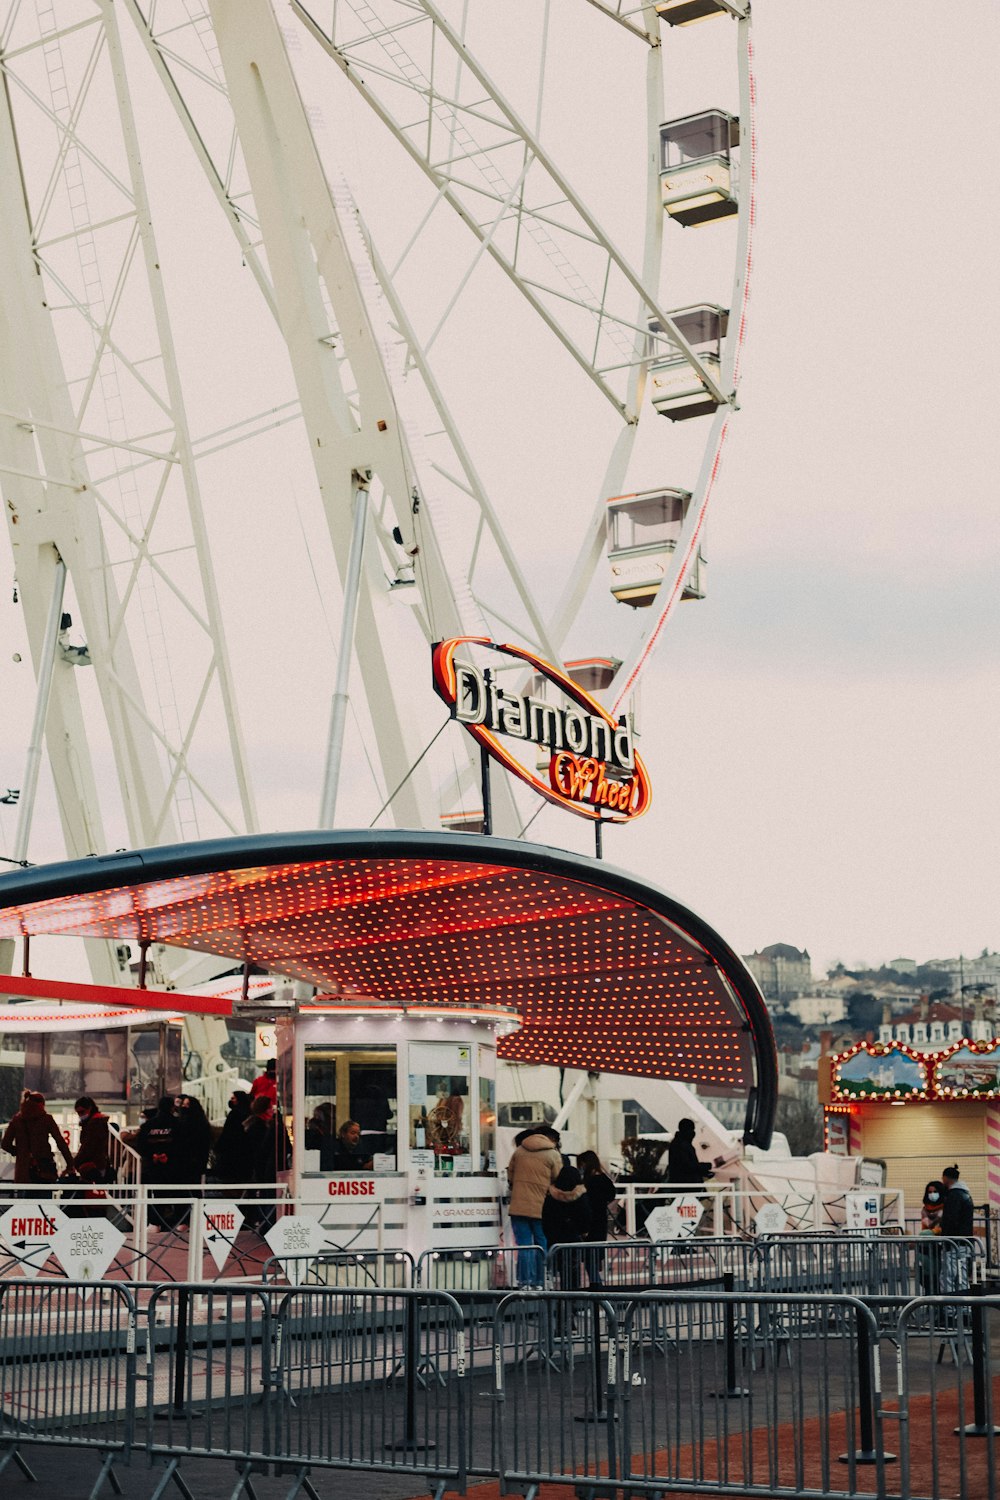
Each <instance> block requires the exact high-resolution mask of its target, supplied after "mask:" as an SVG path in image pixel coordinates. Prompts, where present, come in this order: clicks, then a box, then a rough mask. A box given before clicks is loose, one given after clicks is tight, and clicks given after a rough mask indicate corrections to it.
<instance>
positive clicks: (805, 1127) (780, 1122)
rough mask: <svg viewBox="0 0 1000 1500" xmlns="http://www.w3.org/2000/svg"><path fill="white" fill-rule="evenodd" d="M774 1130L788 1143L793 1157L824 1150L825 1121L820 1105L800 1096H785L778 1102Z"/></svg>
mask: <svg viewBox="0 0 1000 1500" xmlns="http://www.w3.org/2000/svg"><path fill="white" fill-rule="evenodd" d="M774 1128H775V1130H779V1131H780V1132H781V1134H782V1135H783V1136H784V1137H785V1139H786V1140H787V1141H788V1149H789V1151H791V1153H792V1155H793V1156H808V1155H809V1153H810V1152H811V1151H822V1149H823V1119H822V1115H821V1112H820V1107H819V1105H818V1104H814V1103H813V1102H812V1100H811V1099H804V1098H802V1096H801V1095H799V1094H785V1095H783V1096H782V1097H781V1098H780V1099H779V1100H778V1109H777V1113H776V1115H775V1119H774Z"/></svg>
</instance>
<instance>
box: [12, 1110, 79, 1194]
mask: <svg viewBox="0 0 1000 1500" xmlns="http://www.w3.org/2000/svg"><path fill="white" fill-rule="evenodd" d="M52 1141H55V1143H56V1145H57V1146H58V1147H59V1150H60V1152H61V1154H62V1158H63V1160H64V1161H65V1163H66V1170H67V1171H68V1172H72V1171H73V1158H72V1156H71V1155H70V1151H69V1147H68V1146H67V1144H66V1142H65V1141H64V1140H63V1138H62V1135H61V1134H60V1131H59V1126H58V1125H57V1124H56V1122H55V1120H53V1118H52V1116H51V1115H50V1114H49V1112H48V1110H47V1109H46V1108H45V1095H44V1094H36V1093H34V1092H32V1091H30V1090H27V1091H26V1092H25V1093H24V1095H23V1097H22V1099H21V1108H20V1109H19V1110H18V1111H17V1113H16V1114H15V1115H14V1118H13V1119H12V1120H11V1122H10V1124H9V1125H8V1126H7V1129H6V1130H5V1131H4V1133H3V1137H2V1139H0V1147H2V1148H3V1150H4V1151H9V1152H10V1154H11V1155H12V1156H13V1158H14V1181H15V1182H37V1183H47V1182H55V1180H56V1177H57V1176H58V1173H57V1171H56V1161H55V1157H54V1156H53V1155H52V1146H51V1144H50V1142H52Z"/></svg>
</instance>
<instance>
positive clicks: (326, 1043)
mask: <svg viewBox="0 0 1000 1500" xmlns="http://www.w3.org/2000/svg"><path fill="white" fill-rule="evenodd" d="M516 1025H517V1021H516V1017H515V1016H514V1015H513V1013H510V1012H506V1011H496V1010H491V1011H485V1012H481V1013H480V1012H475V1013H469V1012H458V1013H456V1014H454V1015H452V1014H442V1013H441V1010H440V1009H438V1010H436V1011H435V1012H434V1013H433V1014H427V1013H426V1012H419V1011H417V1012H415V1011H414V1010H412V1009H407V1008H405V1007H402V1006H401V1007H399V1008H398V1009H393V1008H386V1007H378V1008H377V1009H373V1010H362V1009H351V1008H350V1007H341V1006H337V1007H332V1008H324V1007H323V1006H322V1005H316V1006H306V1007H304V1008H303V1009H302V1010H300V1011H299V1013H298V1015H297V1016H295V1017H289V1018H287V1019H285V1020H282V1021H281V1022H279V1025H278V1033H279V1038H278V1069H279V1091H280V1093H281V1094H282V1095H283V1096H284V1097H286V1098H291V1100H292V1108H291V1110H290V1111H289V1113H290V1116H291V1124H292V1133H293V1137H294V1152H293V1163H294V1166H293V1173H292V1176H293V1180H292V1182H291V1183H290V1186H291V1189H292V1191H293V1193H294V1195H295V1196H296V1197H297V1198H299V1199H301V1200H303V1201H304V1202H305V1203H309V1204H317V1205H319V1204H322V1205H323V1214H322V1218H323V1223H324V1225H325V1227H326V1228H327V1230H328V1234H329V1236H330V1237H332V1239H333V1240H335V1241H338V1242H341V1243H342V1244H343V1246H344V1247H345V1248H347V1247H350V1248H351V1249H355V1250H359V1251H360V1250H366V1249H367V1250H370V1249H381V1250H390V1251H391V1250H396V1249H400V1250H408V1251H410V1252H411V1253H412V1254H415V1255H417V1254H419V1253H421V1252H422V1251H423V1250H428V1249H430V1248H432V1247H433V1248H435V1249H438V1250H440V1249H444V1248H462V1247H481V1248H488V1247H495V1246H496V1245H497V1244H498V1243H499V1239H500V1183H499V1179H498V1177H497V1158H496V1145H497V1143H496V1113H497V1108H496V1049H497V1041H498V1038H499V1037H500V1036H501V1035H504V1034H506V1032H508V1031H510V1030H513V1029H516Z"/></svg>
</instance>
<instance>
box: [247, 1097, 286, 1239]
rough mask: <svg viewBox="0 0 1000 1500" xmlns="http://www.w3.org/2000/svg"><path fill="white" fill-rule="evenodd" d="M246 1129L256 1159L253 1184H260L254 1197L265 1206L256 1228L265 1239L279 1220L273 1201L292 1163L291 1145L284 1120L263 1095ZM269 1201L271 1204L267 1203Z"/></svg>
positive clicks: (252, 1111) (260, 1213) (262, 1208)
mask: <svg viewBox="0 0 1000 1500" xmlns="http://www.w3.org/2000/svg"><path fill="white" fill-rule="evenodd" d="M243 1128H244V1130H245V1131H246V1135H247V1140H248V1141H249V1143H250V1151H251V1153H252V1158H253V1180H254V1182H256V1183H259V1184H260V1186H259V1187H258V1188H257V1189H256V1192H255V1196H256V1197H257V1198H259V1199H261V1200H263V1202H264V1203H266V1206H263V1203H262V1206H261V1208H260V1210H259V1213H258V1216H257V1221H256V1224H255V1226H254V1227H255V1228H256V1230H257V1233H258V1234H262V1235H264V1234H267V1232H268V1230H269V1229H271V1228H272V1226H273V1225H274V1223H275V1220H276V1219H277V1210H276V1208H275V1204H274V1201H273V1200H274V1199H275V1198H276V1195H277V1181H278V1173H279V1172H284V1171H286V1170H287V1168H288V1166H289V1164H290V1162H291V1159H292V1144H291V1141H290V1140H289V1139H288V1131H287V1130H286V1129H285V1122H284V1120H283V1119H282V1117H281V1115H280V1114H279V1113H278V1111H277V1110H276V1109H274V1108H273V1106H272V1105H271V1102H270V1100H269V1099H267V1098H265V1097H264V1096H263V1095H259V1096H258V1097H257V1098H256V1099H254V1101H253V1103H252V1104H251V1105H250V1114H249V1116H248V1118H247V1119H246V1120H245V1121H244V1125H243ZM268 1199H270V1200H272V1201H271V1202H267V1200H268Z"/></svg>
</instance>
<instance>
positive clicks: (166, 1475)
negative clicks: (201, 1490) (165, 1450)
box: [149, 1458, 194, 1500]
mask: <svg viewBox="0 0 1000 1500" xmlns="http://www.w3.org/2000/svg"><path fill="white" fill-rule="evenodd" d="M171 1481H172V1482H173V1483H174V1484H176V1486H177V1488H178V1489H179V1490H180V1492H181V1494H182V1495H183V1496H184V1500H194V1496H193V1495H192V1493H191V1491H190V1490H189V1489H188V1487H187V1484H186V1483H185V1480H184V1476H183V1474H182V1473H181V1461H180V1459H179V1458H171V1459H168V1461H167V1466H166V1468H165V1469H164V1471H163V1477H162V1479H161V1480H160V1482H159V1484H158V1485H157V1486H156V1489H155V1490H154V1491H153V1493H152V1494H151V1495H150V1497H149V1500H160V1497H161V1496H162V1495H163V1494H164V1493H165V1491H166V1488H167V1485H168V1484H170V1483H171Z"/></svg>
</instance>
